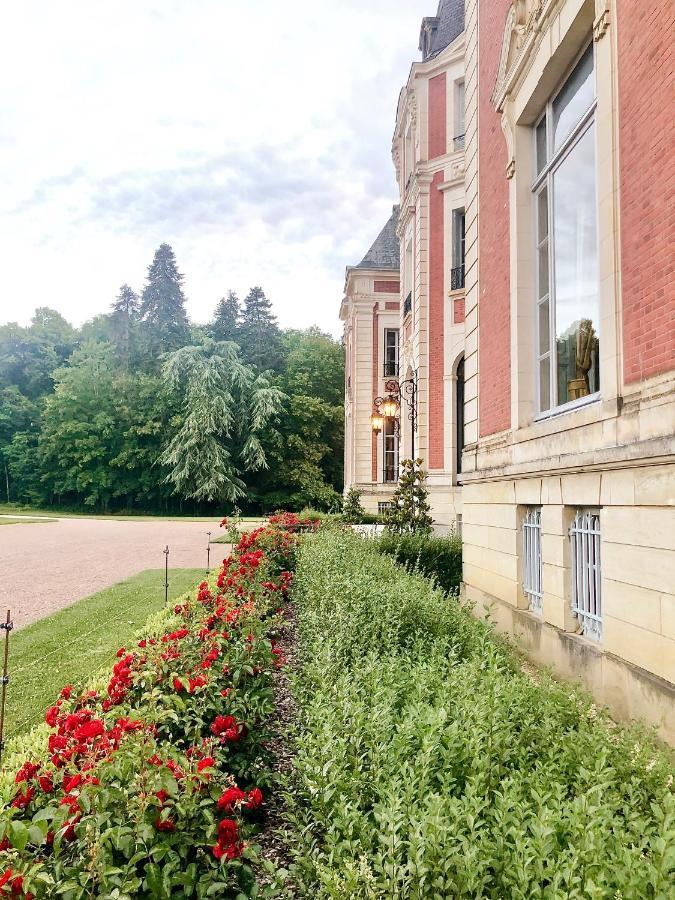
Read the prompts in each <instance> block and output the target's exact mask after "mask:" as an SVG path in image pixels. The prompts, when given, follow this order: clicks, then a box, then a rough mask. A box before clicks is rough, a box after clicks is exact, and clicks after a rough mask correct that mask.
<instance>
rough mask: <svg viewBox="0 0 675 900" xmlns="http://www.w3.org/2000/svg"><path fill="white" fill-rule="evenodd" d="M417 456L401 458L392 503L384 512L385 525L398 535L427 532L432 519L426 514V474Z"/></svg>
mask: <svg viewBox="0 0 675 900" xmlns="http://www.w3.org/2000/svg"><path fill="white" fill-rule="evenodd" d="M422 463H423V460H421V459H404V460H403V461H402V462H401V476H400V478H399V481H398V487H397V488H396V491H395V493H394V496H393V497H392V505H391V507H390V509H388V510H387V512H386V514H385V520H384V521H385V526H386V527H387V529H388V530H389V531H393V532H396V533H398V534H405V533H406V532H416V533H417V534H429V533H430V532H431V526H432V525H433V519H432V518H431V515H430V514H429V510H430V508H431V507H430V506H429V503H428V501H427V498H428V496H429V491H428V490H427V488H426V480H427V473H426V472H425V471H424V469H423V468H422Z"/></svg>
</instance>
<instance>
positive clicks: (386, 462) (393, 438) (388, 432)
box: [382, 416, 398, 482]
mask: <svg viewBox="0 0 675 900" xmlns="http://www.w3.org/2000/svg"><path fill="white" fill-rule="evenodd" d="M383 426H384V427H383V429H382V441H383V460H382V461H383V470H382V480H383V481H385V482H394V481H398V430H397V428H396V419H394V418H393V417H392V416H385V418H384V423H383Z"/></svg>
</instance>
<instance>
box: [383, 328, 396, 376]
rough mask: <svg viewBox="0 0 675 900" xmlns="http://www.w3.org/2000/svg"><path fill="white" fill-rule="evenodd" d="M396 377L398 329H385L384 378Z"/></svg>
mask: <svg viewBox="0 0 675 900" xmlns="http://www.w3.org/2000/svg"><path fill="white" fill-rule="evenodd" d="M397 376H398V328H387V329H385V332H384V377H385V378H396V377H397Z"/></svg>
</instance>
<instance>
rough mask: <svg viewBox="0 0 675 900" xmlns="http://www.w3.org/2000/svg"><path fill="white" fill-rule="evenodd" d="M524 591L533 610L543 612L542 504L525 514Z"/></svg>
mask: <svg viewBox="0 0 675 900" xmlns="http://www.w3.org/2000/svg"><path fill="white" fill-rule="evenodd" d="M523 593H524V594H525V596H526V597H527V600H528V603H529V608H530V609H531V610H532V612H536V613H540V612H541V597H542V565H541V506H531V507H529V509H527V510H526V512H525V515H524V516H523Z"/></svg>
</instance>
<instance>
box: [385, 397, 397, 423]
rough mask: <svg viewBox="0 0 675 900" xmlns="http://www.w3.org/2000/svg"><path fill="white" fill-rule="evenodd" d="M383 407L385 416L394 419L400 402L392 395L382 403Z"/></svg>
mask: <svg viewBox="0 0 675 900" xmlns="http://www.w3.org/2000/svg"><path fill="white" fill-rule="evenodd" d="M381 409H382V415H383V416H386V417H387V418H388V419H393V418H394V417H395V416H396V413H397V412H398V404H397V402H396V401H395V400H394V399H393V398H392V397H388V398H387V399H386V400H385V401H384V403H383V404H382V407H381Z"/></svg>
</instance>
